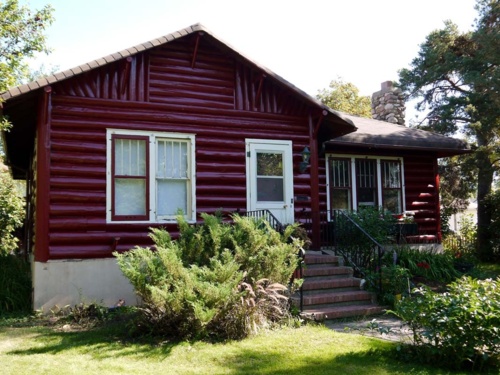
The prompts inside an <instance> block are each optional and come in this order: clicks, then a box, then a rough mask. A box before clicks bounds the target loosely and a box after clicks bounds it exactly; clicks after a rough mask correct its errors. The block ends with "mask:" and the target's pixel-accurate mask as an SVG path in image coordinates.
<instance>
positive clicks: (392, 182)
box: [381, 160, 403, 213]
mask: <svg viewBox="0 0 500 375" xmlns="http://www.w3.org/2000/svg"><path fill="white" fill-rule="evenodd" d="M381 166H382V203H383V207H384V209H386V210H387V211H389V212H392V213H400V212H402V211H403V210H402V207H403V205H402V204H401V203H402V202H401V163H399V161H388V160H382V161H381Z"/></svg>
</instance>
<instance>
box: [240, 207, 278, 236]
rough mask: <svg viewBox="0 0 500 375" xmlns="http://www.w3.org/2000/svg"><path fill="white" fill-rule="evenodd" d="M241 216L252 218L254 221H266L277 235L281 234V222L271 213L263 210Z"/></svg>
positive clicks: (248, 212)
mask: <svg viewBox="0 0 500 375" xmlns="http://www.w3.org/2000/svg"><path fill="white" fill-rule="evenodd" d="M243 216H247V217H252V218H254V219H264V220H266V221H267V222H268V223H269V225H271V227H272V228H273V229H274V230H275V231H276V232H279V233H283V231H284V229H285V227H284V225H283V224H281V222H280V221H279V220H278V219H277V218H276V216H274V215H273V213H272V212H271V211H269V210H267V209H265V210H255V211H247V212H246V213H244V214H243Z"/></svg>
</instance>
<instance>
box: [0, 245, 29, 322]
mask: <svg viewBox="0 0 500 375" xmlns="http://www.w3.org/2000/svg"><path fill="white" fill-rule="evenodd" d="M29 310H31V267H30V264H29V263H28V262H26V261H25V260H24V259H22V258H20V257H19V256H17V255H12V254H10V255H0V313H2V314H3V313H6V312H13V311H29Z"/></svg>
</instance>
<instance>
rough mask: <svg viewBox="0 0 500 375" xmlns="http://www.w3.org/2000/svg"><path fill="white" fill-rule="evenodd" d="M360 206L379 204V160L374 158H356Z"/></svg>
mask: <svg viewBox="0 0 500 375" xmlns="http://www.w3.org/2000/svg"><path fill="white" fill-rule="evenodd" d="M356 182H357V188H358V192H357V193H358V194H357V198H358V207H359V206H377V162H376V160H373V159H356Z"/></svg>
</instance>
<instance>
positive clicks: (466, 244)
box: [443, 215, 477, 264]
mask: <svg viewBox="0 0 500 375" xmlns="http://www.w3.org/2000/svg"><path fill="white" fill-rule="evenodd" d="M459 228H460V229H459V231H458V232H457V233H450V234H448V235H446V236H445V237H444V238H443V249H444V251H445V252H446V253H448V254H450V255H451V256H452V257H453V258H455V263H471V264H475V263H477V257H476V255H477V254H476V253H477V251H476V240H477V224H475V223H474V221H473V219H472V215H463V216H462V217H461V218H460V221H459Z"/></svg>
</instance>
